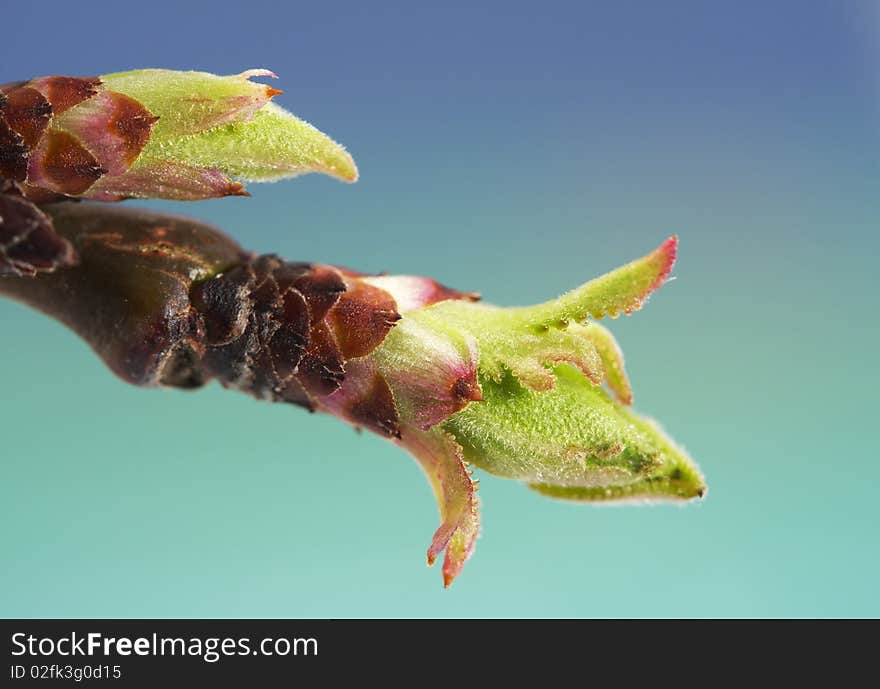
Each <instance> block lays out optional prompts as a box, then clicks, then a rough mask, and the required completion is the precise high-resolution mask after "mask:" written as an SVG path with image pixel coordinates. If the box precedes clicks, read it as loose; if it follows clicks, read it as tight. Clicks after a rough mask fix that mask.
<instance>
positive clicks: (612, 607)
mask: <svg viewBox="0 0 880 689" xmlns="http://www.w3.org/2000/svg"><path fill="white" fill-rule="evenodd" d="M99 5H101V6H103V9H99V8H98V6H99ZM437 5H438V6H436V7H427V6H425V7H421V8H419V7H415V6H414V3H411V2H400V3H354V2H352V3H346V2H333V3H299V2H290V3H264V2H254V1H248V2H245V3H227V2H213V3H184V2H161V1H158V0H153V1H152V2H148V3H142V4H135V3H128V4H126V3H106V4H104V3H88V4H86V3H82V7H81V8H77V9H74V3H70V2H65V3H45V2H39V3H38V2H34V3H17V4H16V5H15V7H14V8H10V10H8V11H7V12H5V13H4V28H3V30H2V40H0V82H2V81H9V80H13V79H20V78H27V77H30V76H36V75H40V74H54V73H62V74H81V75H91V74H99V73H103V72H108V71H117V70H123V69H129V68H135V67H150V66H157V67H158V66H161V67H171V68H180V69H187V68H191V69H204V70H210V71H213V72H218V73H234V72H239V71H241V70H243V69H245V68H249V67H269V68H271V69H273V70H275V71H276V72H277V73H278V74H279V75H280V76H281V80H280V82H278V83H277V84H275V85H277V86H279V87H280V88H283V89H284V90H285V94H284V95H283V96H281V97H280V102H281V103H282V104H283V105H285V106H287V107H288V108H290V109H291V110H293V111H294V112H296V113H298V114H300V115H301V116H303V117H305V118H306V119H308V120H310V121H313V122H315V123H316V124H317V125H318V126H319V127H321V128H322V129H323V130H324V131H327V132H328V133H330V134H331V135H333V136H334V137H335V138H337V139H338V140H340V141H341V142H343V143H345V144H346V145H347V146H348V147H349V150H351V152H352V153H353V155H354V156H355V158H356V160H357V161H358V164H359V166H360V169H361V174H362V178H361V181H360V182H358V183H357V184H356V185H354V186H345V185H342V184H340V183H337V182H335V181H334V180H330V179H328V178H323V177H318V176H311V177H307V178H304V179H300V180H294V181H291V182H284V183H280V184H277V185H270V186H264V187H252V189H251V190H252V192H253V198H250V199H238V198H234V199H224V200H220V201H216V202H213V201H212V202H205V203H199V204H194V205H186V206H183V205H175V204H171V203H152V204H150V205H152V206H153V207H157V208H167V209H173V210H174V211H176V212H186V213H189V214H191V215H194V216H198V217H201V218H205V219H207V220H209V221H212V222H215V223H217V224H221V225H222V226H223V227H225V228H226V229H228V230H229V231H231V232H232V233H233V234H235V236H236V237H238V238H239V239H240V240H241V241H242V242H243V243H245V244H247V245H248V246H249V247H250V248H252V249H255V250H260V251H275V252H278V253H280V254H282V255H285V256H287V257H290V258H297V259H313V260H319V261H325V262H333V263H339V264H345V265H350V266H353V267H357V268H360V269H363V270H377V271H378V270H388V271H394V272H409V273H416V274H426V275H431V276H433V277H436V278H438V279H440V280H442V281H444V282H446V283H448V284H451V285H455V286H457V287H460V288H463V289H475V290H479V291H481V292H482V293H483V295H484V297H485V298H486V299H488V300H490V301H493V302H496V303H500V304H509V305H513V304H521V303H532V302H536V301H541V300H544V299H546V298H548V297H551V296H555V295H556V294H557V293H560V292H561V291H563V290H566V289H569V288H571V287H573V286H575V285H576V284H578V283H580V282H581V281H583V280H585V279H587V278H590V277H592V276H594V275H596V274H598V273H600V272H603V271H605V270H607V269H610V268H613V267H615V266H617V265H619V264H621V263H623V262H626V261H628V260H630V259H632V258H635V257H637V256H640V255H642V254H643V253H645V252H646V251H648V250H649V249H651V248H653V247H654V246H655V245H657V244H658V243H659V242H660V241H661V240H662V239H663V238H664V237H666V236H667V235H668V234H671V233H673V232H675V233H678V234H679V235H680V237H681V251H680V259H679V264H678V266H677V267H676V271H675V275H676V279H675V281H674V282H672V283H670V284H669V285H668V286H666V287H665V288H664V289H663V290H661V292H659V293H658V294H657V295H655V297H654V298H653V299H652V300H651V303H650V304H649V305H648V307H647V308H646V309H645V310H643V311H641V312H639V313H638V314H636V315H635V316H633V317H631V318H627V319H621V320H618V321H615V322H613V323H612V329H613V330H614V332H615V333H616V334H617V335H618V338H619V340H620V342H621V344H622V346H623V348H624V351H625V352H626V354H627V362H628V367H629V372H630V374H631V376H632V379H633V381H634V385H635V391H636V406H637V408H639V409H641V410H645V411H648V412H650V413H651V414H652V415H655V416H657V417H658V418H659V419H661V420H662V421H663V422H664V424H665V425H666V427H667V428H668V429H669V431H670V432H671V433H672V434H673V435H674V436H675V437H676V438H677V439H679V440H680V441H681V442H682V443H683V444H684V445H685V446H686V447H687V448H688V449H689V451H690V452H691V453H692V454H693V456H694V457H695V458H696V459H697V460H698V462H699V463H700V465H701V467H702V469H703V470H704V471H705V474H706V476H707V479H708V482H709V487H710V490H709V496H708V498H707V499H706V500H705V501H704V502H703V503H701V504H696V505H689V506H687V507H683V508H679V507H669V506H666V507H663V506H659V507H650V508H635V507H621V508H593V507H590V506H582V505H572V504H564V503H558V502H554V501H551V500H548V499H545V498H542V497H540V496H538V495H537V494H534V493H532V492H530V491H528V490H526V489H525V488H524V487H523V486H521V485H518V484H516V483H512V482H505V481H502V480H499V479H494V478H492V477H486V478H484V480H483V481H482V483H481V489H482V490H481V495H482V499H483V536H482V538H481V539H480V541H479V543H478V546H477V550H476V553H475V555H474V557H473V559H472V560H471V561H470V562H469V563H468V565H467V567H466V568H465V571H464V573H463V575H462V576H461V577H460V578H459V580H458V581H456V583H455V584H454V586H453V587H452V588H451V589H450V590H448V591H444V590H443V589H442V587H441V578H440V572H439V571H437V570H436V569H435V570H428V569H427V568H426V567H425V564H424V551H425V548H426V547H427V545H428V542H429V540H430V537H431V534H432V533H433V530H434V528H435V527H436V526H437V523H438V518H437V513H436V507H435V504H434V501H433V496H432V494H431V491H430V488H429V486H428V484H427V482H426V480H425V479H424V477H423V476H422V475H421V473H420V470H419V469H418V467H417V466H416V464H415V463H414V462H412V461H411V460H410V459H409V458H408V457H407V456H406V455H405V454H404V453H403V452H402V451H400V450H398V449H396V448H394V447H392V446H391V445H389V444H387V443H385V442H384V441H382V440H380V439H378V438H375V437H372V436H368V435H360V436H359V435H357V434H355V433H354V432H352V431H351V429H350V428H348V427H346V426H344V425H342V424H340V423H338V422H337V421H335V420H334V419H331V418H329V417H327V418H321V417H316V416H310V415H308V414H306V413H304V412H303V411H301V410H299V409H296V408H289V407H284V406H281V405H267V404H261V403H258V402H255V401H253V400H251V399H250V398H247V397H245V396H241V395H236V394H234V393H230V392H225V391H223V390H221V389H219V388H218V387H216V386H211V387H210V388H208V389H205V390H202V391H199V392H196V393H184V392H179V391H144V390H139V389H135V388H130V387H126V386H125V385H124V384H123V383H121V382H119V381H118V380H116V379H115V378H113V377H112V376H111V375H110V374H109V373H108V372H107V371H106V370H105V369H104V368H103V367H102V365H101V364H100V363H99V361H98V359H97V358H96V357H95V356H94V355H93V354H92V353H91V352H90V351H89V350H88V348H87V347H86V346H85V345H84V344H83V343H82V342H80V341H79V340H78V339H77V338H76V337H75V336H73V335H72V334H71V333H69V332H67V331H66V330H64V329H63V328H61V327H60V326H59V325H57V324H55V323H53V322H50V321H49V320H48V319H46V318H45V317H43V316H41V315H39V314H37V313H34V312H30V311H28V310H25V309H24V308H23V307H21V306H19V305H17V304H13V303H11V302H8V301H2V302H0V333H2V336H0V381H2V383H0V384H2V390H3V394H2V401H0V438H2V442H0V468H2V479H0V614H2V615H3V616H269V617H285V616H317V617H338V616H343V617H351V616H355V617H358V616H413V617H423V616H565V617H569V616H658V615H663V616H695V615H719V616H752V615H759V616H783V615H784V616H869V615H872V616H876V615H880V594H878V587H877V582H878V581H880V552H878V550H880V548H878V543H880V541H878V535H877V530H878V523H880V507H878V500H877V497H876V496H877V490H878V486H880V468H878V464H880V452H878V420H877V413H876V412H877V398H876V394H877V389H878V383H880V380H878V378H880V377H878V365H877V352H878V351H880V326H878V324H877V297H878V289H877V287H878V279H877V269H876V265H877V261H878V255H880V239H878V228H880V196H878V190H880V185H878V183H880V155H878V154H880V126H878V122H880V4H878V3H877V2H869V1H865V2H857V1H844V2H836V1H831V0H828V1H827V2H743V1H740V2H726V3H721V2H667V3H656V2H638V3H634V2H605V3H556V2H542V3H515V2H498V3H462V4H457V3H450V2H447V3H443V4H442V6H441V5H440V3H438V4H437ZM52 7H54V9H50V8H52ZM86 7H88V9H84V8H86Z"/></svg>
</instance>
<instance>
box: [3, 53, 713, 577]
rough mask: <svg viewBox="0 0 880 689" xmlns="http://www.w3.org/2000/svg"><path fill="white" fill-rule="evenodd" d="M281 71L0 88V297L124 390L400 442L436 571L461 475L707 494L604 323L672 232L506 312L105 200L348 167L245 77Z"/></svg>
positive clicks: (645, 293) (215, 192) (235, 191)
mask: <svg viewBox="0 0 880 689" xmlns="http://www.w3.org/2000/svg"><path fill="white" fill-rule="evenodd" d="M274 77H275V75H274V74H273V73H272V72H269V71H268V70H264V69H251V70H247V71H244V72H242V73H240V74H237V75H232V76H216V75H213V74H207V73H204V72H176V71H171V70H162V69H144V70H136V71H132V72H124V73H117V74H107V75H104V76H100V77H87V78H83V77H61V76H52V77H39V78H36V79H31V80H29V81H23V82H16V83H12V84H7V85H4V86H0V295H3V296H6V297H9V298H12V299H16V300H18V301H20V302H22V303H24V304H27V305H30V306H31V307H33V308H35V309H37V310H39V311H42V312H43V313H45V314H47V315H49V316H51V317H53V318H56V319H58V320H59V321H61V322H62V323H64V324H65V325H66V326H68V327H69V328H71V329H72V330H73V331H75V332H76V333H78V334H79V335H80V336H81V337H82V338H83V339H84V340H85V341H86V342H88V343H89V344H90V345H91V347H92V348H93V349H94V351H95V352H96V354H97V355H98V356H99V357H100V358H101V359H102V360H103V361H104V363H105V364H106V365H107V367H108V368H109V369H110V370H111V371H112V372H113V373H115V374H116V375H117V376H119V377H120V378H121V379H122V380H124V381H126V382H128V383H131V384H133V385H141V386H164V387H176V388H184V389H193V388H198V387H201V386H203V385H205V384H207V383H209V382H210V381H212V380H216V381H217V382H218V383H219V384H220V385H222V386H224V387H226V388H230V389H235V390H239V391H241V392H245V393H247V394H249V395H251V396H253V397H255V398H257V399H260V400H266V401H270V402H282V403H289V404H294V405H298V406H301V407H305V408H306V409H308V410H310V411H320V412H324V413H328V414H333V415H334V416H336V417H338V418H339V419H341V420H343V421H346V422H348V423H349V424H352V425H353V426H355V427H357V428H364V429H367V430H370V431H372V432H374V433H376V434H378V435H380V436H382V437H384V438H387V439H388V440H389V441H391V442H393V443H395V444H397V445H399V446H400V447H402V448H404V449H405V450H406V451H408V452H409V453H410V454H411V455H412V456H413V457H414V458H415V459H416V461H417V462H418V463H419V465H420V466H421V467H422V469H423V470H424V472H425V475H426V476H427V478H428V481H429V483H430V485H431V487H432V489H433V491H434V494H435V497H436V499H437V503H438V506H439V511H440V517H441V524H440V526H439V527H438V528H437V530H436V532H435V533H434V536H433V538H432V539H431V541H430V545H429V547H428V550H427V561H428V563H429V564H433V562H434V561H435V560H436V559H437V558H439V557H440V556H441V555H442V556H443V565H442V574H443V581H444V584H445V585H446V586H449V584H450V583H451V582H452V581H453V580H454V579H455V578H456V577H457V576H458V575H459V574H460V573H461V571H462V568H463V566H464V564H465V562H466V561H467V560H468V558H469V557H470V556H471V554H472V553H473V550H474V545H475V542H476V539H477V535H478V533H479V530H480V519H479V500H478V496H477V480H476V478H475V477H474V474H475V470H482V471H485V472H487V473H489V474H493V475H495V476H499V477H504V478H509V479H514V480H517V481H520V482H522V483H524V484H526V485H527V486H528V487H530V488H532V489H534V490H535V491H537V492H539V493H541V494H543V495H547V496H550V497H554V498H559V499H563V500H569V501H581V502H598V503H607V502H620V501H632V502H645V501H658V500H665V501H678V502H681V501H687V500H691V499H694V498H699V497H702V496H703V495H704V494H705V492H706V485H705V482H704V480H703V477H702V475H701V474H700V472H699V469H698V468H697V466H696V464H695V463H694V462H693V460H691V458H690V457H689V456H688V455H687V453H685V451H684V450H683V449H682V448H680V447H679V446H677V445H676V444H675V443H674V442H673V441H672V440H671V439H670V437H669V436H668V435H667V434H666V433H665V432H664V431H663V430H662V429H661V427H660V426H659V424H658V423H656V422H655V421H653V420H651V419H649V418H646V417H644V416H641V415H639V414H637V413H636V412H635V411H633V409H632V407H631V405H632V403H633V387H632V385H631V384H630V381H629V379H628V377H627V374H626V370H625V366H624V357H623V353H622V352H621V349H620V347H619V346H618V344H617V342H616V340H615V339H614V336H613V335H612V334H611V332H610V331H609V330H608V329H607V328H606V327H605V326H604V325H603V324H602V323H600V322H599V321H600V320H602V319H604V318H605V317H608V316H610V317H612V318H615V317H617V316H619V315H621V314H631V313H633V312H635V311H637V310H638V309H640V308H641V307H642V306H643V305H644V304H645V302H646V300H647V299H648V297H649V296H650V295H651V294H652V293H653V292H655V291H656V290H657V289H658V288H659V287H661V286H662V285H663V283H664V282H665V281H666V280H668V279H669V276H670V273H671V271H672V268H673V265H674V263H675V258H676V250H677V246H678V239H677V237H669V238H667V239H665V240H664V241H662V242H661V243H660V245H659V246H658V247H657V248H656V249H655V250H653V251H651V252H649V253H648V254H646V255H645V256H644V257H642V258H640V259H637V260H635V261H632V262H631V263H628V264H626V265H624V266H623V267H621V268H618V269H616V270H613V271H611V272H609V273H607V274H605V275H604V276H602V277H599V278H596V279H593V280H590V281H589V282H586V283H584V284H583V285H581V286H580V287H578V288H576V289H574V290H572V291H571V292H568V293H567V294H564V295H562V296H560V297H558V298H556V299H553V300H551V301H547V302H545V303H543V304H538V305H535V306H527V307H517V308H501V307H497V306H492V305H490V304H485V303H482V302H480V301H479V297H478V296H477V294H476V293H475V292H472V291H460V290H457V289H453V288H450V287H446V286H444V285H442V284H440V283H438V282H436V281H435V280H432V279H430V278H426V277H420V276H413V275H368V274H364V273H360V272H356V271H354V270H350V269H347V268H342V267H338V266H332V265H324V264H317V263H309V262H302V261H289V260H286V259H284V258H281V257H278V256H275V255H274V254H264V255H258V254H254V253H252V252H250V251H247V250H246V249H244V248H242V247H241V246H240V245H239V244H238V243H237V242H236V241H234V240H233V239H232V238H231V237H230V236H228V235H226V234H225V233H223V232H221V231H220V230H218V229H216V228H214V227H211V226H209V225H206V224H204V223H201V222H199V221H196V220H192V219H190V218H187V217H184V216H174V215H167V214H162V213H156V212H152V211H146V210H142V209H138V208H133V207H129V206H122V205H119V204H116V203H112V202H116V201H122V200H124V199H130V198H164V199H174V200H181V201H183V200H188V201H196V200H200V199H207V198H214V197H220V196H242V195H247V191H246V189H245V186H244V183H245V182H264V181H276V180H279V179H284V178H287V177H295V176H297V175H301V174H306V173H310V172H320V173H323V174H326V175H329V176H332V177H335V178H337V179H340V180H343V181H346V182H354V181H355V180H356V179H357V177H358V171H357V168H356V166H355V163H354V161H353V159H352V157H351V156H350V155H349V154H348V152H347V151H346V150H345V149H344V148H343V147H342V146H341V145H340V144H338V143H336V142H335V141H334V140H333V139H331V138H330V137H328V136H327V135H325V134H323V133H322V132H320V131H319V130H318V129H316V128H315V127H313V126H312V125H310V124H308V123H306V122H305V121H303V120H301V119H299V118H298V117H296V116H294V115H292V114H291V113H289V112H287V111H286V110H284V109H283V108H282V107H281V106H279V105H277V104H276V103H274V102H273V99H274V98H276V97H277V96H279V95H280V94H281V91H279V90H278V89H275V88H274V87H271V86H268V85H266V84H262V83H259V82H258V81H255V79H259V78H274ZM244 231H250V232H255V231H258V228H245V230H244ZM373 490H376V491H379V490H381V487H380V486H375V487H373Z"/></svg>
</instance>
